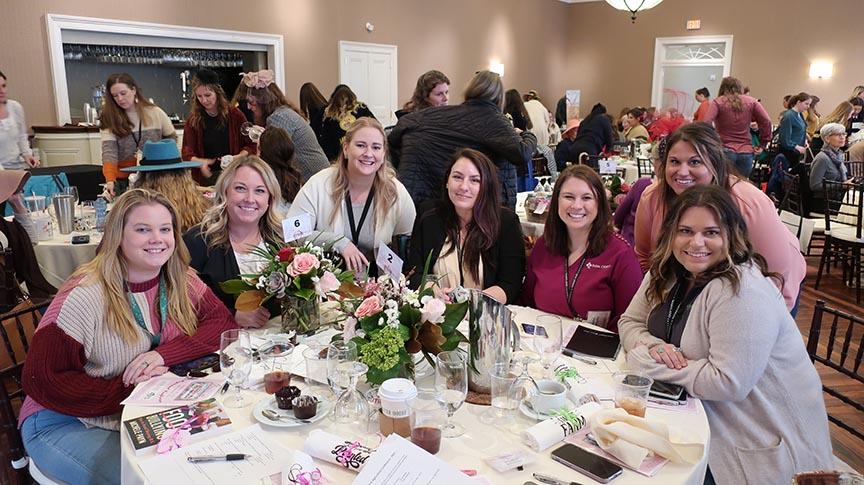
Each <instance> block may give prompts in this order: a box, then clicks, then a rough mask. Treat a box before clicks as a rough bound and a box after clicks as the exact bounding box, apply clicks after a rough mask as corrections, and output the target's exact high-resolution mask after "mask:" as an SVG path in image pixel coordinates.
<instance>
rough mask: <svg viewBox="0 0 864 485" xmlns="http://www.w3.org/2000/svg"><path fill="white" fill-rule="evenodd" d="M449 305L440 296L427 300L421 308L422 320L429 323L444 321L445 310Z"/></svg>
mask: <svg viewBox="0 0 864 485" xmlns="http://www.w3.org/2000/svg"><path fill="white" fill-rule="evenodd" d="M445 310H447V305H446V304H445V303H444V302H443V301H441V300H439V299H438V298H430V299H428V300H426V303H425V304H424V305H423V309H422V310H420V321H421V322H429V323H441V322H443V321H444V311H445Z"/></svg>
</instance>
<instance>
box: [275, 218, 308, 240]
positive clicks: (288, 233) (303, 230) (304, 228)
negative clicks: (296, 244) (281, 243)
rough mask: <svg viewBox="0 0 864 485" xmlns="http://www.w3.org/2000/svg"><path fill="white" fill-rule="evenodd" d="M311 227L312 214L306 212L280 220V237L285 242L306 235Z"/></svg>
mask: <svg viewBox="0 0 864 485" xmlns="http://www.w3.org/2000/svg"><path fill="white" fill-rule="evenodd" d="M312 229H313V228H312V216H311V215H309V214H308V213H306V212H301V213H300V214H297V215H296V216H294V217H289V218H287V219H283V220H282V237H283V238H285V242H286V243H289V242H291V241H296V240H297V239H300V238H301V237H306V236H308V235H309V234H311V233H312Z"/></svg>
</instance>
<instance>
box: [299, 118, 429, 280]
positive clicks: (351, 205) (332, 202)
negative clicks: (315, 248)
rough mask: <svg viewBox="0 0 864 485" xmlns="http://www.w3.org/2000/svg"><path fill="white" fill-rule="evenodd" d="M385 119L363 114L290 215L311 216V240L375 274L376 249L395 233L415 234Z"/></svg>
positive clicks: (411, 209) (408, 198)
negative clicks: (383, 123)
mask: <svg viewBox="0 0 864 485" xmlns="http://www.w3.org/2000/svg"><path fill="white" fill-rule="evenodd" d="M386 158H387V137H385V136H384V129H383V128H382V127H381V123H379V122H378V121H376V120H375V119H372V118H359V119H357V121H355V122H354V123H353V124H352V125H351V127H350V128H349V129H348V130H347V131H346V133H345V138H344V139H343V141H342V151H341V153H340V154H339V156H338V158H337V160H336V162H335V163H334V164H333V165H332V166H331V167H330V168H328V169H325V170H322V171H320V172H318V173H316V174H315V175H313V176H312V177H311V178H310V179H309V180H308V181H307V182H306V184H305V185H303V187H302V188H301V189H300V192H299V193H298V194H297V197H295V198H294V203H293V204H292V205H291V208H290V209H289V211H288V217H289V218H290V217H294V216H296V215H298V214H301V213H303V212H306V213H308V214H310V215H311V216H312V220H313V222H312V224H313V226H314V227H313V229H314V231H315V232H314V233H313V235H312V236H310V237H311V238H315V240H316V242H319V243H321V244H324V243H326V242H331V241H335V243H334V245H333V248H334V249H335V250H336V251H338V252H339V253H341V254H342V257H343V258H344V259H345V262H346V264H347V266H348V269H351V270H353V271H354V272H356V273H362V272H364V271H366V270H367V269H370V270H371V272H372V274H374V273H375V271H376V270H377V268H375V265H374V264H370V263H374V261H375V251H376V250H377V249H378V247H379V246H381V245H382V244H385V245H386V244H389V243H390V242H391V241H392V239H393V237H394V236H399V235H404V234H411V227H412V226H413V224H414V216H415V215H416V211H415V209H414V203H413V202H412V201H411V196H410V195H409V194H408V191H407V190H406V189H405V186H403V185H402V183H401V182H399V181H398V180H397V179H396V173H395V171H394V170H393V167H392V166H391V165H390V162H388V161H387V159H386Z"/></svg>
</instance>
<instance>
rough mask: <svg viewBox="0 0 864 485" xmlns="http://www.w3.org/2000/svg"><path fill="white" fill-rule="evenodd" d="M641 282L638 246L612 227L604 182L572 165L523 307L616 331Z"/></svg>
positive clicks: (556, 197) (529, 274) (555, 199)
mask: <svg viewBox="0 0 864 485" xmlns="http://www.w3.org/2000/svg"><path fill="white" fill-rule="evenodd" d="M562 278H563V279H564V281H565V283H564V288H563V291H562V287H561V279H562ZM641 280H642V278H641V272H640V271H639V261H638V260H636V255H635V254H633V248H631V247H630V245H629V244H627V242H626V241H625V240H624V238H622V237H621V236H620V235H619V234H618V233H616V232H615V230H614V229H613V227H612V209H611V208H610V207H609V199H607V198H606V188H605V187H604V186H603V180H602V179H601V178H600V176H599V175H597V173H596V172H595V171H594V170H592V169H590V168H588V167H586V166H585V165H571V166H570V167H567V169H566V170H564V171H563V172H561V175H560V176H559V177H558V180H557V181H556V182H555V189H554V190H553V191H552V198H551V204H550V205H549V216H548V217H547V218H546V227H545V228H544V230H543V236H542V237H540V238H539V239H538V240H537V242H536V244H535V245H534V249H532V250H531V256H530V257H529V258H528V268H527V270H526V276H525V285H524V286H523V289H522V301H523V303H524V304H525V305H527V306H530V307H534V308H537V309H538V310H542V311H544V312H548V313H556V314H558V315H563V316H565V317H567V318H575V319H579V320H587V321H589V322H590V323H592V324H594V325H597V326H600V327H605V328H607V329H608V330H611V331H613V332H615V331H617V329H618V318H619V317H620V316H621V314H622V313H624V310H625V309H626V308H627V305H629V304H630V299H632V298H633V295H634V294H635V293H636V289H637V288H639V282H640V281H641Z"/></svg>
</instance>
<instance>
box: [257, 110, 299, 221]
mask: <svg viewBox="0 0 864 485" xmlns="http://www.w3.org/2000/svg"><path fill="white" fill-rule="evenodd" d="M258 148H259V152H260V153H258V156H259V157H261V159H262V160H264V161H265V162H267V165H270V168H272V169H273V173H275V174H276V180H278V181H279V187H280V188H281V189H282V200H281V201H279V202H277V203H276V209H277V210H278V211H279V213H280V214H285V213H286V212H288V209H289V208H290V207H291V204H292V203H293V202H294V197H296V196H297V192H299V191H300V187H302V186H303V176H302V175H300V171H299V170H297V166H296V162H294V142H293V141H291V137H290V136H289V135H288V132H287V131H285V130H283V129H282V128H277V127H275V126H271V127H270V128H267V129H266V130H264V133H262V134H261V138H260V139H259V140H258Z"/></svg>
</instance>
